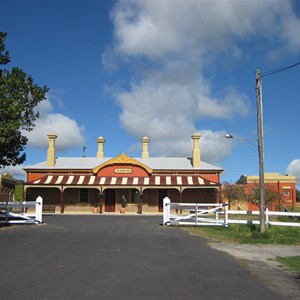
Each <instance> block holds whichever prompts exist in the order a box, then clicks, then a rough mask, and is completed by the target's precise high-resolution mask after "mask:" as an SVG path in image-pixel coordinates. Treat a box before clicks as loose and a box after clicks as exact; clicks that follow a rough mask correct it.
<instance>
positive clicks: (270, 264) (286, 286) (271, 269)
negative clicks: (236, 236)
mask: <svg viewBox="0 0 300 300" xmlns="http://www.w3.org/2000/svg"><path fill="white" fill-rule="evenodd" d="M210 246H211V247H212V248H214V249H217V250H220V251H224V252H227V253H228V254H230V255H231V256H233V257H235V258H236V259H237V260H238V261H239V262H240V264H241V265H242V266H243V267H244V268H246V269H247V270H248V272H249V273H250V275H251V276H254V277H256V278H258V279H260V280H261V281H264V282H266V283H267V284H268V286H269V287H271V288H272V289H273V290H275V291H277V292H278V293H280V294H281V295H282V296H283V297H284V298H285V299H293V300H294V299H295V300H296V299H299V298H300V274H299V273H295V272H291V271H287V270H285V269H284V268H283V266H282V265H280V263H279V262H278V261H277V260H276V257H289V256H299V255H300V245H296V246H286V245H284V246H283V245H247V244H235V243H228V242H221V243H210Z"/></svg>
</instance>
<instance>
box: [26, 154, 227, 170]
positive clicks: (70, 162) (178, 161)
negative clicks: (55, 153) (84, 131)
mask: <svg viewBox="0 0 300 300" xmlns="http://www.w3.org/2000/svg"><path fill="white" fill-rule="evenodd" d="M111 159H113V157H104V158H97V157H58V158H57V159H56V161H55V166H54V167H49V166H47V165H46V161H44V162H41V163H38V164H34V165H31V166H26V167H24V170H28V169H31V170H41V169H49V170H51V169H55V170H57V169H64V170H65V169H70V170H72V169H73V170H76V169H77V170H78V169H81V170H92V169H94V168H96V167H98V166H99V165H102V164H104V163H105V162H107V161H109V160H111ZM133 159H135V160H137V161H138V162H140V163H142V164H144V165H146V166H148V167H150V168H151V169H154V170H209V171H223V169H222V168H219V167H216V166H214V165H211V164H208V163H206V162H203V161H201V163H200V168H193V166H192V159H191V158H186V157H151V158H148V159H142V158H135V157H133Z"/></svg>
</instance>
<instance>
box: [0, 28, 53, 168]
mask: <svg viewBox="0 0 300 300" xmlns="http://www.w3.org/2000/svg"><path fill="white" fill-rule="evenodd" d="M6 35H7V33H5V32H0V128H1V131H0V168H3V167H5V166H15V165H19V164H22V163H23V162H24V161H25V159H26V154H25V153H24V152H23V151H24V149H25V146H26V145H27V141H28V139H27V138H26V136H24V132H25V131H31V130H33V128H34V126H35V125H34V121H35V120H36V119H37V118H38V117H39V113H38V112H36V111H34V108H35V107H36V106H37V105H38V104H39V103H40V102H41V101H43V100H45V99H46V93H47V92H48V88H47V87H46V86H44V87H43V88H42V87H40V86H38V85H37V84H35V83H34V82H33V79H32V77H31V76H30V75H27V74H26V73H24V72H23V71H22V70H21V69H20V68H18V67H13V68H12V69H11V71H8V70H6V69H2V66H3V65H6V64H8V63H9V62H10V57H9V52H8V51H5V44H4V41H5V38H6Z"/></svg>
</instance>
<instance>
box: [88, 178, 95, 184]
mask: <svg viewBox="0 0 300 300" xmlns="http://www.w3.org/2000/svg"><path fill="white" fill-rule="evenodd" d="M95 179H96V176H91V177H90V180H89V183H88V184H93V183H94V182H95Z"/></svg>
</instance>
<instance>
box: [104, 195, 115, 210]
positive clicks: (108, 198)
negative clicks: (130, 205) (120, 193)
mask: <svg viewBox="0 0 300 300" xmlns="http://www.w3.org/2000/svg"><path fill="white" fill-rule="evenodd" d="M104 204H105V211H106V212H115V211H116V190H113V189H108V190H105V192H104Z"/></svg>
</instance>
